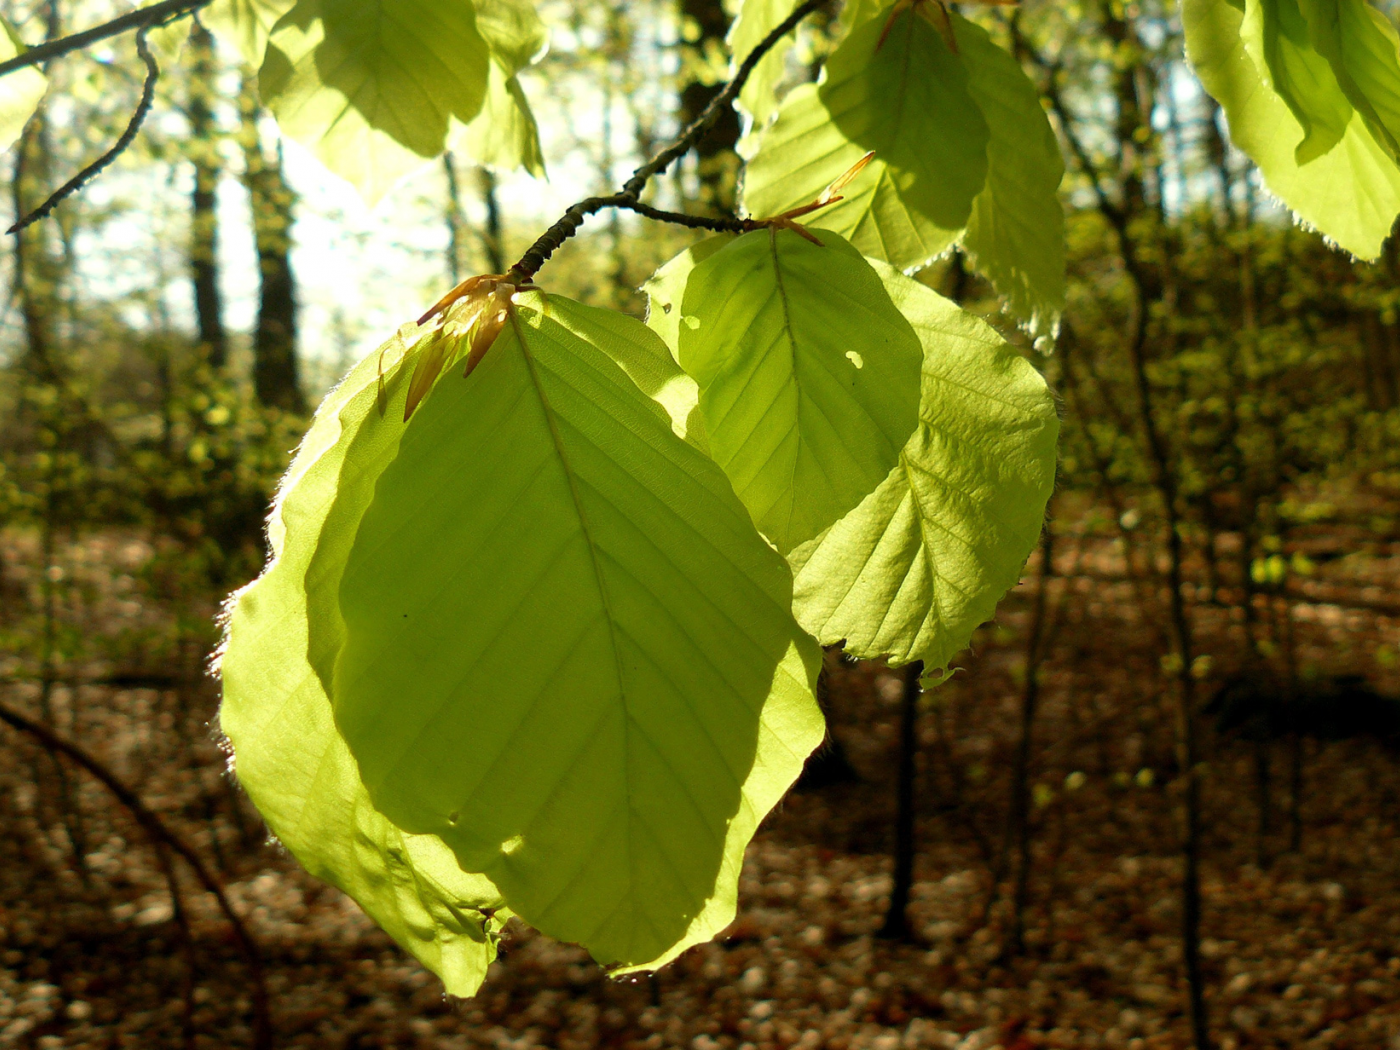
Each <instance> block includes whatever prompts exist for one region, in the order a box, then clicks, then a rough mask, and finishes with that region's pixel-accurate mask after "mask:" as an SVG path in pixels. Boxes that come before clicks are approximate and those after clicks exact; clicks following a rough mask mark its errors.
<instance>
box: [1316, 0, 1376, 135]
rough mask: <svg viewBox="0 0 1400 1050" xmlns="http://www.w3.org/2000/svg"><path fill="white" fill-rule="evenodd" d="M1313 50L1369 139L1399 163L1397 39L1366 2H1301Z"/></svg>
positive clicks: (1329, 0)
mask: <svg viewBox="0 0 1400 1050" xmlns="http://www.w3.org/2000/svg"><path fill="white" fill-rule="evenodd" d="M1301 7H1302V13H1303V16H1304V17H1305V18H1306V21H1307V28H1308V31H1309V35H1310V38H1311V40H1312V43H1313V46H1314V47H1315V48H1316V49H1317V51H1318V52H1320V53H1321V54H1322V55H1323V56H1324V57H1325V58H1326V60H1327V61H1328V63H1330V64H1331V67H1332V71H1333V72H1334V73H1335V74H1336V78H1337V82H1338V83H1339V84H1340V86H1341V90H1342V91H1343V92H1344V93H1345V94H1346V97H1347V98H1348V99H1349V100H1350V102H1351V104H1352V105H1354V106H1355V107H1356V110H1357V112H1358V113H1360V114H1361V117H1362V119H1363V120H1364V121H1365V122H1366V126H1367V128H1368V129H1369V130H1370V132H1371V135H1372V137H1374V138H1375V140H1376V142H1377V143H1379V144H1380V145H1381V146H1382V147H1384V149H1385V150H1386V151H1387V152H1388V153H1389V154H1390V156H1391V159H1392V160H1395V161H1397V162H1400V39H1397V34H1396V32H1395V27H1394V26H1393V25H1391V24H1390V22H1389V20H1387V18H1386V16H1385V15H1383V14H1381V13H1380V12H1379V11H1377V10H1376V9H1375V8H1373V7H1372V6H1371V5H1370V4H1368V3H1367V2H1366V0H1301Z"/></svg>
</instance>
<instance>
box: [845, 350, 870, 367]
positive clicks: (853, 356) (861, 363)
mask: <svg viewBox="0 0 1400 1050" xmlns="http://www.w3.org/2000/svg"><path fill="white" fill-rule="evenodd" d="M846 358H847V360H849V361H850V362H851V364H853V365H855V366H856V367H857V368H864V367H865V358H863V357H861V356H860V354H858V353H856V352H855V351H854V350H847V351H846Z"/></svg>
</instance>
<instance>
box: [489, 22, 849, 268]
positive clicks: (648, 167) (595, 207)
mask: <svg viewBox="0 0 1400 1050" xmlns="http://www.w3.org/2000/svg"><path fill="white" fill-rule="evenodd" d="M825 2H826V0H806V2H805V3H802V4H799V5H798V6H797V7H796V8H795V9H794V10H793V12H792V14H790V15H788V17H787V18H785V19H783V21H782V22H780V23H779V24H778V25H777V26H776V27H775V28H774V29H773V31H772V32H771V33H769V34H768V35H767V36H766V37H764V38H763V39H762V40H761V41H759V43H758V45H757V46H756V47H754V49H753V50H752V51H750V52H749V54H748V56H747V57H746V58H745V59H744V61H743V62H742V63H740V65H739V68H738V69H736V70H735V71H734V76H733V78H732V79H731V80H730V81H729V83H728V84H726V85H725V86H724V90H722V91H721V92H720V93H719V94H718V95H716V96H715V97H714V98H712V99H711V100H710V104H709V105H707V106H706V107H705V108H704V109H703V110H702V111H701V113H700V115H699V116H698V117H696V118H695V120H694V121H692V122H691V124H690V126H689V127H688V128H686V129H685V130H684V131H683V132H681V134H680V135H679V137H677V138H676V140H675V141H674V142H672V143H671V144H670V145H669V146H667V147H666V148H665V149H663V150H662V151H661V152H660V153H658V154H657V155H656V156H654V157H652V158H651V160H649V161H647V162H646V163H645V164H643V165H642V166H641V167H640V168H638V169H637V170H636V171H635V172H633V173H632V177H631V178H630V179H628V180H627V181H626V182H625V183H623V185H622V189H621V191H619V192H618V193H614V194H611V195H610V196H607V197H589V198H588V199H587V200H581V201H579V202H578V203H577V204H574V205H573V206H571V207H570V208H569V210H568V211H566V212H565V213H564V214H563V215H562V216H560V218H559V221H558V222H556V223H555V224H554V225H553V226H551V227H550V228H549V229H548V230H546V231H545V232H544V234H543V235H542V236H541V237H540V238H539V240H537V241H535V243H534V244H532V245H531V246H530V249H529V251H527V252H526V253H525V254H524V255H523V256H521V258H520V261H519V262H518V263H516V264H515V265H514V266H512V267H511V270H510V272H511V274H512V275H514V276H515V277H516V278H517V279H518V280H519V281H522V282H524V281H528V280H529V279H530V278H531V277H533V276H534V275H535V274H536V273H538V272H539V269H540V267H541V266H543V265H544V264H545V262H546V261H548V259H549V257H550V256H551V255H553V254H554V253H555V252H556V251H557V250H558V249H559V246H560V245H562V244H563V243H564V242H565V241H567V240H568V239H569V238H570V237H572V236H573V235H574V234H575V233H577V232H578V230H579V227H580V226H582V225H583V221H584V219H586V218H588V216H590V215H592V214H593V213H595V212H599V211H602V210H603V209H604V208H627V209H629V210H631V211H636V212H638V213H639V214H642V215H646V214H648V213H647V212H646V211H643V210H642V207H643V206H642V205H640V203H639V201H640V198H641V196H642V191H643V190H644V189H646V184H647V183H648V182H649V181H650V180H651V178H652V177H653V176H655V175H660V174H661V173H662V172H664V171H665V170H666V169H667V168H668V167H670V166H671V162H672V161H674V160H676V159H677V158H679V157H683V156H684V155H685V154H686V153H687V152H689V150H690V148H691V147H692V146H694V145H695V143H696V141H697V140H698V139H699V138H700V136H701V135H703V134H704V133H705V129H706V128H708V127H709V126H710V125H711V124H713V123H714V122H715V120H717V119H718V118H719V115H720V113H722V112H723V111H724V107H725V106H728V105H729V104H730V103H732V102H733V101H734V100H735V99H736V98H738V96H739V92H740V91H742V90H743V87H744V85H745V84H746V83H747V82H748V79H749V76H750V74H752V73H753V71H754V67H756V66H757V65H758V63H759V61H760V60H761V59H762V58H763V56H764V55H766V54H767V53H768V52H769V51H771V50H772V49H773V48H774V46H775V45H776V44H777V43H778V41H780V40H782V38H783V37H785V36H787V35H788V34H789V33H791V32H792V31H793V30H794V29H796V28H797V25H798V23H799V22H801V21H802V20H803V19H804V18H806V17H807V16H808V15H810V14H812V13H813V12H814V11H816V10H817V9H818V8H820V7H822V6H823V5H824V4H825ZM651 211H652V212H653V214H652V215H651V217H652V218H664V221H667V222H676V221H678V219H681V218H683V219H684V221H683V222H681V223H680V224H681V225H686V226H694V227H698V228H701V229H726V230H728V229H735V230H736V232H737V231H738V230H742V229H746V228H747V227H744V226H741V225H739V224H740V222H741V221H742V220H705V221H704V223H703V224H702V223H701V222H700V221H698V220H697V219H696V218H695V217H694V216H683V217H681V216H677V215H676V213H674V212H669V213H667V212H658V211H656V210H655V209H651ZM715 222H723V223H734V224H735V225H734V226H733V227H730V226H728V225H726V226H723V227H718V226H715V225H711V223H715Z"/></svg>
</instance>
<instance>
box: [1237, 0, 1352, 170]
mask: <svg viewBox="0 0 1400 1050" xmlns="http://www.w3.org/2000/svg"><path fill="white" fill-rule="evenodd" d="M1240 33H1241V37H1242V39H1243V40H1244V45H1245V49H1246V50H1247V51H1248V52H1249V54H1250V57H1251V58H1253V59H1254V66H1255V68H1256V69H1257V70H1258V71H1259V74H1260V78H1261V79H1262V80H1263V81H1264V83H1265V84H1266V85H1267V86H1268V87H1271V88H1273V90H1274V92H1275V93H1276V94H1277V95H1278V96H1279V98H1281V99H1283V101H1284V102H1285V103H1287V105H1288V108H1289V110H1291V111H1292V113H1293V116H1294V118H1295V119H1296V120H1297V121H1298V123H1299V124H1300V125H1301V126H1302V128H1303V141H1302V142H1300V143H1298V146H1297V149H1296V150H1295V151H1294V159H1295V160H1297V162H1298V163H1299V164H1300V165H1302V164H1306V163H1308V162H1309V161H1310V160H1315V159H1316V158H1318V157H1320V156H1322V155H1323V154H1324V153H1326V152H1327V151H1328V150H1330V149H1331V148H1332V147H1333V146H1335V145H1336V144H1337V143H1338V142H1340V141H1341V140H1342V136H1343V135H1345V134H1346V130H1347V123H1348V122H1349V121H1350V120H1351V117H1352V112H1353V110H1352V108H1351V103H1350V102H1348V101H1347V98H1346V96H1345V95H1344V94H1342V89H1341V88H1340V87H1339V86H1338V84H1337V78H1336V77H1335V76H1333V75H1332V67H1331V66H1330V65H1328V63H1327V60H1326V59H1325V58H1323V57H1322V56H1321V55H1320V54H1318V53H1317V51H1316V50H1314V49H1313V45H1312V41H1311V40H1310V39H1309V37H1308V23H1307V20H1306V19H1304V18H1303V12H1302V11H1301V10H1300V9H1299V7H1298V0H1246V4H1245V13H1244V22H1243V23H1241V25H1240Z"/></svg>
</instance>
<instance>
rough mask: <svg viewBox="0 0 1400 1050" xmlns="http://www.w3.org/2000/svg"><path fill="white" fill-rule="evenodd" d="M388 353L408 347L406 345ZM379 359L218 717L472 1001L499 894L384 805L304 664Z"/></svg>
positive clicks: (286, 519)
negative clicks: (326, 545)
mask: <svg viewBox="0 0 1400 1050" xmlns="http://www.w3.org/2000/svg"><path fill="white" fill-rule="evenodd" d="M386 349H388V350H389V351H390V352H399V351H401V350H402V344H401V340H399V338H398V337H395V339H393V340H391V341H390V344H389V346H388V347H387V348H386ZM376 357H377V355H371V356H370V357H369V358H367V359H366V360H365V361H363V362H361V363H360V364H359V365H358V366H357V367H356V368H355V370H354V371H352V372H351V374H350V375H349V376H348V377H347V378H346V379H345V381H344V382H343V383H342V384H341V386H340V387H339V389H338V390H336V391H335V392H334V393H333V394H331V395H329V396H328V397H327V398H326V400H325V402H324V403H323V404H322V406H321V408H320V410H319V411H318V412H317V414H316V419H315V422H314V423H313V424H312V427H311V430H310V431H309V432H308V433H307V435H306V437H305V438H304V439H303V441H302V444H301V448H300V450H299V451H298V453H297V456H296V459H295V460H294V461H293V463H292V467H291V469H290V471H289V472H288V474H287V477H286V479H285V480H284V481H283V484H282V489H281V492H280V495H279V496H278V499H277V503H276V505H275V507H274V509H273V515H272V519H271V522H270V524H269V526H268V537H269V540H270V542H271V546H272V561H271V563H270V565H269V566H268V568H267V570H266V571H265V572H264V573H263V575H262V576H261V577H260V578H259V579H258V580H257V581H256V582H254V583H253V584H251V585H250V586H248V587H245V588H244V589H243V590H242V591H240V592H239V593H238V594H237V595H236V596H235V599H234V603H233V605H232V608H231V611H230V615H229V620H228V633H227V637H226V639H225V645H224V651H223V654H222V657H221V661H220V670H221V676H222V678H223V687H224V688H223V704H222V705H221V707H220V715H219V717H220V723H221V727H222V729H223V731H224V732H225V733H226V734H227V735H228V737H229V739H230V740H231V741H232V743H233V746H234V754H235V756H236V762H237V766H236V769H237V773H238V778H239V781H240V783H241V784H242V785H243V787H244V789H245V790H246V791H247V792H248V794H249V796H250V797H251V798H252V799H253V801H254V803H256V804H257V807H258V810H259V812H260V813H261V814H262V816H263V819H264V820H266V821H267V824H268V827H269V828H271V829H272V831H273V833H274V834H275V835H277V837H278V838H279V839H280V840H281V841H282V842H283V844H284V845H286V847H287V848H288V849H289V850H291V851H292V854H293V855H294V856H295V857H296V858H297V860H299V861H300V862H301V863H302V864H303V865H305V867H306V869H307V870H308V871H309V872H311V873H312V874H313V875H316V876H318V877H319V878H323V879H325V880H327V881H328V882H330V883H332V884H333V885H335V886H338V887H339V888H340V889H342V890H344V891H345V892H346V893H347V894H349V895H350V896H351V897H353V898H354V899H355V901H356V902H357V903H358V904H359V905H360V906H361V907H362V908H364V910H365V911H366V913H368V914H369V916H370V917H371V918H372V919H374V921H375V922H377V923H379V925H380V926H382V927H383V928H384V930H385V932H386V933H388V934H389V935H390V936H391V937H393V938H394V939H395V940H396V941H398V943H399V944H400V945H402V946H403V947H404V948H406V949H407V950H408V951H409V952H411V953H412V954H413V955H414V956H415V957H416V958H417V959H418V960H419V961H420V962H422V963H423V965H424V966H426V967H428V968H429V969H430V970H432V971H433V972H434V973H436V974H438V976H440V977H441V978H442V980H443V983H444V985H445V986H446V989H447V991H448V993H449V994H452V995H473V994H475V992H476V989H477V988H478V987H479V986H480V985H481V981H482V979H483V978H484V977H485V975H486V967H487V966H488V965H489V964H490V962H491V960H492V959H493V958H495V955H496V939H497V934H498V932H499V930H500V927H501V925H502V923H503V922H504V921H505V919H506V918H507V917H508V916H509V912H506V911H504V910H502V901H501V895H500V893H499V891H498V890H497V889H496V888H495V887H494V886H493V885H491V883H490V880H488V879H486V878H485V877H483V876H480V875H468V874H466V873H464V872H462V871H461V869H460V868H459V867H458V866H457V863H456V861H455V859H454V858H453V857H452V854H451V852H450V851H449V850H448V849H447V848H446V846H444V845H443V844H442V842H441V841H440V840H437V839H434V838H432V837H431V836H418V835H409V834H407V833H405V832H403V831H402V830H401V829H399V828H398V827H396V826H394V825H393V824H392V823H390V822H389V821H388V820H387V819H386V818H385V817H384V816H383V815H382V814H381V813H379V812H378V811H377V810H376V809H375V808H374V806H373V805H372V804H371V802H370V800H369V795H368V793H367V792H366V791H365V788H364V784H363V783H362V782H361V781H360V778H359V773H358V771H357V769H356V766H355V761H354V759H353V758H351V756H350V751H349V749H348V748H347V747H346V745H345V742H344V740H343V739H342V738H341V736H340V734H339V733H338V732H337V730H336V727H335V723H334V719H333V716H332V712H331V704H330V699H329V698H328V697H327V695H326V693H325V691H324V689H323V688H322V686H321V681H320V679H319V678H318V677H317V675H316V673H315V671H314V670H313V668H312V667H311V665H310V663H309V661H308V657H307V644H308V629H309V625H308V616H307V594H306V587H305V576H306V571H307V568H308V566H309V564H310V563H311V561H312V557H313V555H314V554H315V553H317V552H318V551H319V550H320V549H321V546H322V544H323V542H324V540H325V536H324V526H325V522H326V518H327V515H328V512H329V510H330V508H331V506H332V505H333V503H334V502H335V499H336V497H337V494H338V492H339V491H340V487H341V474H342V471H343V470H344V469H345V459H346V453H347V451H348V449H349V448H350V446H351V444H352V443H353V440H354V437H355V436H356V434H357V433H358V431H359V429H360V427H362V426H363V425H364V424H365V422H366V421H367V420H369V419H372V418H375V417H376V416H377V408H376V389H375V388H376ZM405 385H406V383H404V382H400V383H399V384H398V391H399V393H398V397H399V400H400V401H402V391H403V389H404V387H405Z"/></svg>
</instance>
